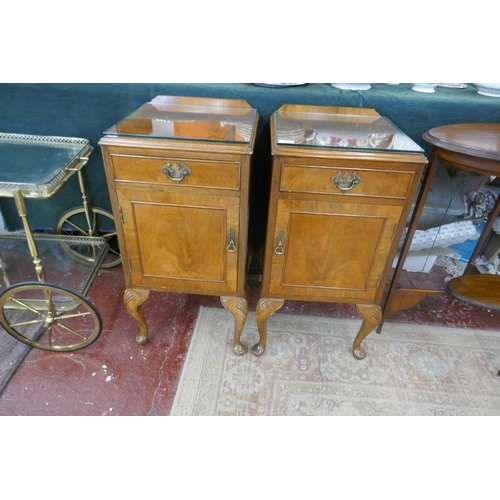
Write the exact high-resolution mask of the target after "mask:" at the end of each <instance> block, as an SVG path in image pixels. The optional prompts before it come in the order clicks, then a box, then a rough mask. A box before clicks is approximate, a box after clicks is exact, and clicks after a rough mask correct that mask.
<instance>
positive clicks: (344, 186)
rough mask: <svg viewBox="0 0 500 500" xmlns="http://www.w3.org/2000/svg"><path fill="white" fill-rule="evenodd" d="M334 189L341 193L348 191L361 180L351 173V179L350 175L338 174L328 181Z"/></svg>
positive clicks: (354, 173)
mask: <svg viewBox="0 0 500 500" xmlns="http://www.w3.org/2000/svg"><path fill="white" fill-rule="evenodd" d="M330 180H331V181H332V182H333V184H334V185H335V187H336V188H339V189H340V190H341V191H342V192H345V191H350V190H351V189H353V188H354V186H356V184H359V183H360V182H361V178H360V177H359V176H358V175H357V174H356V172H353V174H352V177H351V176H350V174H344V175H342V174H341V173H340V172H339V173H338V174H337V175H334V176H333V177H332V178H331V179H330Z"/></svg>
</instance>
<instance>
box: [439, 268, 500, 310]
mask: <svg viewBox="0 0 500 500" xmlns="http://www.w3.org/2000/svg"><path fill="white" fill-rule="evenodd" d="M446 291H447V292H449V293H450V294H451V295H453V296H454V297H456V298H458V299H460V300H463V301H464V302H467V303H469V304H474V305H476V306H480V307H487V308H491V309H499V310H500V276H499V275H494V274H464V275H463V276H459V277H458V278H453V279H451V280H450V281H449V282H448V283H447V284H446Z"/></svg>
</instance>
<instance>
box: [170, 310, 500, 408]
mask: <svg viewBox="0 0 500 500" xmlns="http://www.w3.org/2000/svg"><path fill="white" fill-rule="evenodd" d="M360 324H361V320H360V319H359V320H357V319H331V318H323V317H311V316H309V317H307V316H297V315H291V314H283V313H281V314H280V313H279V312H278V313H276V314H274V315H272V316H270V317H269V319H268V343H267V350H266V352H265V354H264V355H263V356H262V357H260V358H257V357H255V356H253V355H252V354H251V353H250V352H247V353H246V354H245V355H244V356H241V357H238V356H236V355H234V354H233V351H232V347H231V337H232V329H233V319H232V316H231V315H230V314H228V312H227V311H225V310H224V309H215V308H201V309H200V313H199V316H198V319H197V323H196V327H195V331H194V333H193V337H192V340H191V344H190V347H189V351H188V354H187V358H186V361H185V364H184V368H183V371H182V374H181V379H180V382H179V387H178V389H177V393H176V396H175V400H174V403H173V406H172V411H171V415H213V416H215V415H269V416H271V415H283V416H286V415H296V416H300V415H317V416H330V415H331V416H334V415H344V416H352V415H395V416H397V415H415V416H418V415H500V377H498V376H497V372H498V369H499V368H500V330H499V331H483V330H469V329H460V328H444V327H436V326H422V325H407V324H397V323H389V322H386V323H385V325H384V328H383V329H382V333H381V334H380V335H378V334H376V333H371V334H370V335H369V336H368V337H367V338H366V339H365V340H364V342H363V346H364V347H365V349H366V351H367V356H366V358H365V359H363V360H361V361H358V360H356V359H354V358H353V356H352V354H351V346H352V342H353V340H354V337H355V335H356V333H357V330H358V328H359V326H360ZM257 338H258V334H257V325H256V323H255V317H254V314H253V313H249V316H248V320H247V322H246V325H245V329H244V331H243V335H242V340H243V342H244V343H245V344H246V345H247V347H249V346H252V345H253V344H254V343H255V341H256V340H257Z"/></svg>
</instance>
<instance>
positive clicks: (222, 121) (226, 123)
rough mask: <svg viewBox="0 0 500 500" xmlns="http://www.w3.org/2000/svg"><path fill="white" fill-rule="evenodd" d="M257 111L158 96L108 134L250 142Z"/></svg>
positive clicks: (112, 128)
mask: <svg viewBox="0 0 500 500" xmlns="http://www.w3.org/2000/svg"><path fill="white" fill-rule="evenodd" d="M256 113H257V112H256V110H255V109H252V108H246V107H241V108H238V107H234V108H233V107H228V106H216V105H203V104H193V105H191V104H179V103H171V102H168V101H166V100H165V101H162V100H161V99H159V98H156V99H154V100H153V101H151V102H150V103H147V104H144V105H143V106H141V107H140V108H139V109H137V110H136V111H134V112H133V113H132V114H131V115H129V116H128V117H127V118H125V119H123V120H122V121H120V122H118V123H117V124H116V125H113V126H112V127H111V128H109V129H108V130H106V131H105V132H104V134H106V135H122V136H123V135H125V136H139V137H150V138H158V139H196V140H202V141H216V142H242V143H248V142H250V138H251V136H252V131H253V127H254V124H255V119H256Z"/></svg>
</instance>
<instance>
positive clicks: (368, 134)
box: [274, 111, 423, 152]
mask: <svg viewBox="0 0 500 500" xmlns="http://www.w3.org/2000/svg"><path fill="white" fill-rule="evenodd" d="M274 116H275V123H276V140H277V142H278V144H283V145H285V144H286V145H292V146H301V147H303V146H308V147H321V148H340V149H357V150H359V149H370V150H378V151H418V152H422V151H423V149H422V148H421V147H420V146H419V145H418V144H417V143H415V142H414V141H413V140H412V139H410V138H409V137H408V136H407V135H406V134H404V133H403V132H402V131H401V130H399V129H398V128H397V127H396V126H395V125H394V124H393V123H392V122H390V121H389V120H388V119H387V118H384V117H380V116H358V115H340V114H332V113H307V112H297V111H278V112H276V113H275V115H274Z"/></svg>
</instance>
